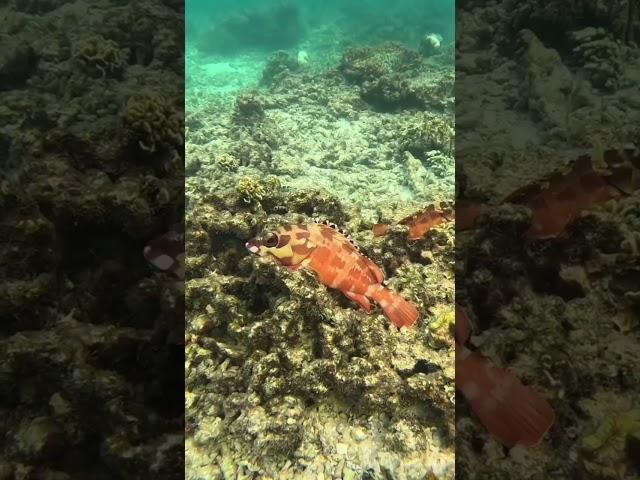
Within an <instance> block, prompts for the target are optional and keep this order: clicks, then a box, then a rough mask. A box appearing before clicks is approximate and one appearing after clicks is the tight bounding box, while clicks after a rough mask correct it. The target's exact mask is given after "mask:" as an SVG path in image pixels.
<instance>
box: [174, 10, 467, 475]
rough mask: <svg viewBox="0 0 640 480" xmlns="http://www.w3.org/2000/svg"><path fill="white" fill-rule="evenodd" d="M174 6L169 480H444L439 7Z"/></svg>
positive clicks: (449, 95) (447, 231)
mask: <svg viewBox="0 0 640 480" xmlns="http://www.w3.org/2000/svg"><path fill="white" fill-rule="evenodd" d="M186 17H187V18H186V25H187V36H186V38H187V45H186V48H187V67H186V82H187V98H186V146H185V148H186V168H187V180H186V190H187V192H186V194H187V213H186V231H185V232H186V247H187V251H186V253H187V254H186V291H185V295H186V296H185V305H186V365H185V374H186V406H185V409H186V413H185V414H186V435H187V439H186V462H187V467H186V476H187V478H190V479H196V478H207V479H219V478H220V479H222V478H251V477H255V478H264V479H268V478H273V479H275V478H278V479H280V478H283V479H284V478H292V479H293V478H336V479H337V478H340V479H342V478H345V479H360V478H362V479H365V478H368V479H374V478H375V479H378V478H379V479H382V478H398V479H416V480H417V479H423V478H425V477H426V478H453V474H454V472H453V464H454V456H453V434H454V417H453V411H454V408H453V407H454V392H455V386H454V348H453V335H452V330H451V329H452V327H453V320H454V315H455V314H454V304H453V300H454V290H453V288H454V284H453V267H454V260H455V258H454V244H453V240H454V238H453V234H454V228H453V222H452V219H453V216H452V211H451V202H452V199H453V195H454V184H453V179H454V170H453V167H454V160H453V156H454V150H455V146H454V130H453V105H454V102H453V80H454V70H453V63H454V58H453V43H452V42H453V28H454V16H453V2H448V1H447V2H442V1H438V2H435V1H434V2H425V1H420V2H418V1H416V2H412V1H401V2H393V5H390V4H389V2H382V1H349V2H342V1H340V2H311V1H309V2H303V1H282V2H240V3H238V2H215V3H210V2H191V1H190V2H188V3H187V15H186ZM436 220H437V221H436ZM323 221H326V222H327V223H332V224H335V226H330V225H324V224H322V222H323ZM425 222H427V223H428V225H427V223H425ZM376 225H377V226H378V227H377V228H376V229H375V231H376V232H377V235H378V236H374V226H376ZM380 225H384V228H383V229H382V230H384V235H380V234H379V232H380V231H381V228H380V227H379V226H380ZM339 230H343V232H344V233H341V232H340V231H339ZM411 232H412V233H411ZM416 232H417V233H416ZM356 247H357V249H356ZM345 265H354V268H355V270H353V272H358V274H357V275H355V274H354V275H351V274H347V273H348V272H349V270H348V269H346V267H345ZM298 266H301V267H302V268H296V267H298ZM379 267H380V268H382V270H383V273H384V274H385V275H386V280H385V282H384V283H383V284H382V283H380V280H382V278H381V276H380V275H379V273H380V270H379ZM331 286H335V287H337V288H335V289H334V288H328V287H331ZM359 288H361V289H362V290H359V291H362V292H365V293H367V295H368V294H370V299H369V300H370V301H371V303H369V300H367V298H365V297H367V295H360V294H354V293H356V290H357V289H359ZM388 292H389V293H388ZM343 293H344V295H343ZM399 298H402V299H404V300H403V301H406V303H403V301H400V300H399ZM351 299H352V300H354V301H352V300H351ZM356 302H357V303H356ZM359 304H360V306H359ZM369 305H371V308H372V309H373V311H372V313H371V314H367V313H366V312H365V311H364V310H365V309H368V308H369ZM407 305H409V306H407ZM411 305H412V306H413V307H412V306H411ZM380 306H381V307H382V308H380ZM396 307H397V308H399V309H400V310H401V311H402V312H404V313H403V314H402V315H401V316H400V317H397V316H395V315H394V310H393V309H394V308H396ZM413 308H416V309H417V311H418V315H419V318H418V320H417V322H416V323H415V324H414V325H413V326H412V327H404V328H403V329H402V330H398V328H396V327H395V326H393V324H392V323H391V321H390V319H389V318H387V317H386V316H385V314H384V312H383V309H384V310H385V311H386V312H388V314H389V315H390V318H391V319H392V320H393V319H395V321H396V322H397V323H408V324H411V323H412V322H413V320H414V316H413V312H414V310H413ZM400 319H403V320H402V321H400ZM405 320H406V321H405Z"/></svg>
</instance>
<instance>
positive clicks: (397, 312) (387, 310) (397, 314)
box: [371, 286, 418, 327]
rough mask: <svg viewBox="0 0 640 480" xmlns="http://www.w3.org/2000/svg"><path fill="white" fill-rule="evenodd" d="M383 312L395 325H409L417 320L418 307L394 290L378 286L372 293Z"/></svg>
mask: <svg viewBox="0 0 640 480" xmlns="http://www.w3.org/2000/svg"><path fill="white" fill-rule="evenodd" d="M371 298H373V299H374V300H375V301H376V302H378V303H379V304H380V306H381V307H382V310H383V311H384V314H385V315H386V316H387V318H388V319H389V320H391V323H393V324H394V325H395V326H396V327H411V326H412V325H413V324H414V323H416V320H418V309H417V308H416V307H414V306H413V305H412V304H411V303H409V302H408V301H406V300H405V299H404V298H402V297H401V296H400V295H398V294H397V293H396V292H393V291H391V290H389V289H388V288H385V287H382V286H381V287H380V289H378V290H377V291H376V292H375V293H373V295H371Z"/></svg>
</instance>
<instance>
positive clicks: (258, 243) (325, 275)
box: [246, 223, 418, 327]
mask: <svg viewBox="0 0 640 480" xmlns="http://www.w3.org/2000/svg"><path fill="white" fill-rule="evenodd" d="M246 247H247V249H248V250H249V251H250V252H251V253H254V254H256V255H260V256H261V257H271V258H274V259H275V260H277V261H278V262H279V263H280V264H281V265H283V266H285V267H288V268H290V269H292V270H298V269H299V268H301V267H307V268H309V269H311V270H312V271H314V272H315V273H316V274H317V275H318V278H319V280H320V282H322V283H323V284H324V285H326V286H327V287H329V288H336V289H338V290H340V291H341V292H342V293H343V294H344V295H346V296H347V298H349V299H351V300H353V301H354V302H356V303H357V304H358V305H360V306H361V307H362V308H363V309H364V311H365V312H367V313H370V312H371V310H372V308H371V303H370V301H369V300H370V299H371V300H374V301H376V302H377V303H378V304H380V306H381V307H382V310H383V311H384V313H385V315H386V316H387V318H389V320H391V322H392V323H393V324H394V325H395V326H397V327H410V326H412V325H413V324H414V323H415V322H416V320H417V319H418V310H417V309H416V307H415V306H413V305H412V304H411V303H409V302H408V301H407V300H405V299H404V298H402V297H401V296H400V295H398V294H397V293H396V292H394V291H392V290H389V289H388V288H387V287H385V286H384V285H383V284H382V282H383V281H384V273H383V272H382V270H381V269H380V267H378V266H377V265H376V264H375V263H373V261H371V260H370V259H369V258H367V257H365V256H364V255H362V254H361V253H360V252H359V251H358V249H357V247H356V246H355V245H353V243H351V241H350V240H349V239H348V238H347V237H345V236H344V235H343V234H342V233H340V232H339V231H338V230H337V229H336V228H333V227H332V226H329V225H324V224H316V223H311V224H308V225H284V226H282V227H280V228H278V229H277V230H276V231H273V232H269V233H266V234H265V235H262V236H258V237H256V238H253V239H251V240H249V241H248V242H247V243H246Z"/></svg>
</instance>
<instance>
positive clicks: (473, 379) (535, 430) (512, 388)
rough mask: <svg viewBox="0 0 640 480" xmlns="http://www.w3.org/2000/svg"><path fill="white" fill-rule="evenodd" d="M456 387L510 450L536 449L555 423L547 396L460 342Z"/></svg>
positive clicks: (494, 435)
mask: <svg viewBox="0 0 640 480" xmlns="http://www.w3.org/2000/svg"><path fill="white" fill-rule="evenodd" d="M456 387H457V388H458V389H459V390H460V391H461V392H462V394H463V395H464V397H465V399H466V401H467V402H468V403H469V405H470V407H471V409H472V410H473V412H474V413H475V414H476V415H477V416H478V418H479V419H480V422H481V423H482V424H483V425H484V426H485V428H486V429H487V430H488V431H489V433H490V434H491V435H492V436H493V437H495V438H496V439H497V440H498V441H499V442H500V443H502V444H503V445H505V446H507V447H509V448H511V447H513V446H515V445H516V444H520V445H523V446H525V447H528V446H532V445H536V444H537V443H539V442H540V441H541V440H542V438H543V437H544V435H545V434H546V433H547V431H548V430H549V428H551V425H553V422H554V420H555V414H554V411H553V408H552V407H551V405H550V404H549V402H548V401H547V400H546V399H545V398H544V396H542V395H541V394H540V393H538V392H536V391H535V390H533V389H532V388H530V387H527V386H525V385H523V384H522V383H521V382H520V380H519V379H518V377H516V376H515V375H514V374H513V373H511V372H510V371H508V370H505V369H503V368H500V367H498V366H496V365H493V364H491V362H489V361H488V360H487V359H486V358H485V357H483V356H482V355H480V353H479V352H471V351H470V350H469V349H468V348H466V347H464V346H462V345H460V344H459V343H457V342H456Z"/></svg>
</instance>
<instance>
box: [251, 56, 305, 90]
mask: <svg viewBox="0 0 640 480" xmlns="http://www.w3.org/2000/svg"><path fill="white" fill-rule="evenodd" d="M300 53H302V51H301V52H300ZM300 53H298V58H293V57H292V56H290V55H289V54H288V53H287V52H276V53H274V54H272V55H271V56H270V57H269V59H268V60H267V64H266V66H265V67H264V69H263V70H262V78H261V79H260V83H262V84H263V85H267V86H271V85H273V84H274V83H279V82H280V81H282V79H283V77H285V76H286V75H288V74H290V73H292V72H295V71H297V70H298V69H299V68H300V66H301V65H303V63H301V61H300ZM302 58H305V57H304V56H303V57H302ZM307 58H308V57H307Z"/></svg>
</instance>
